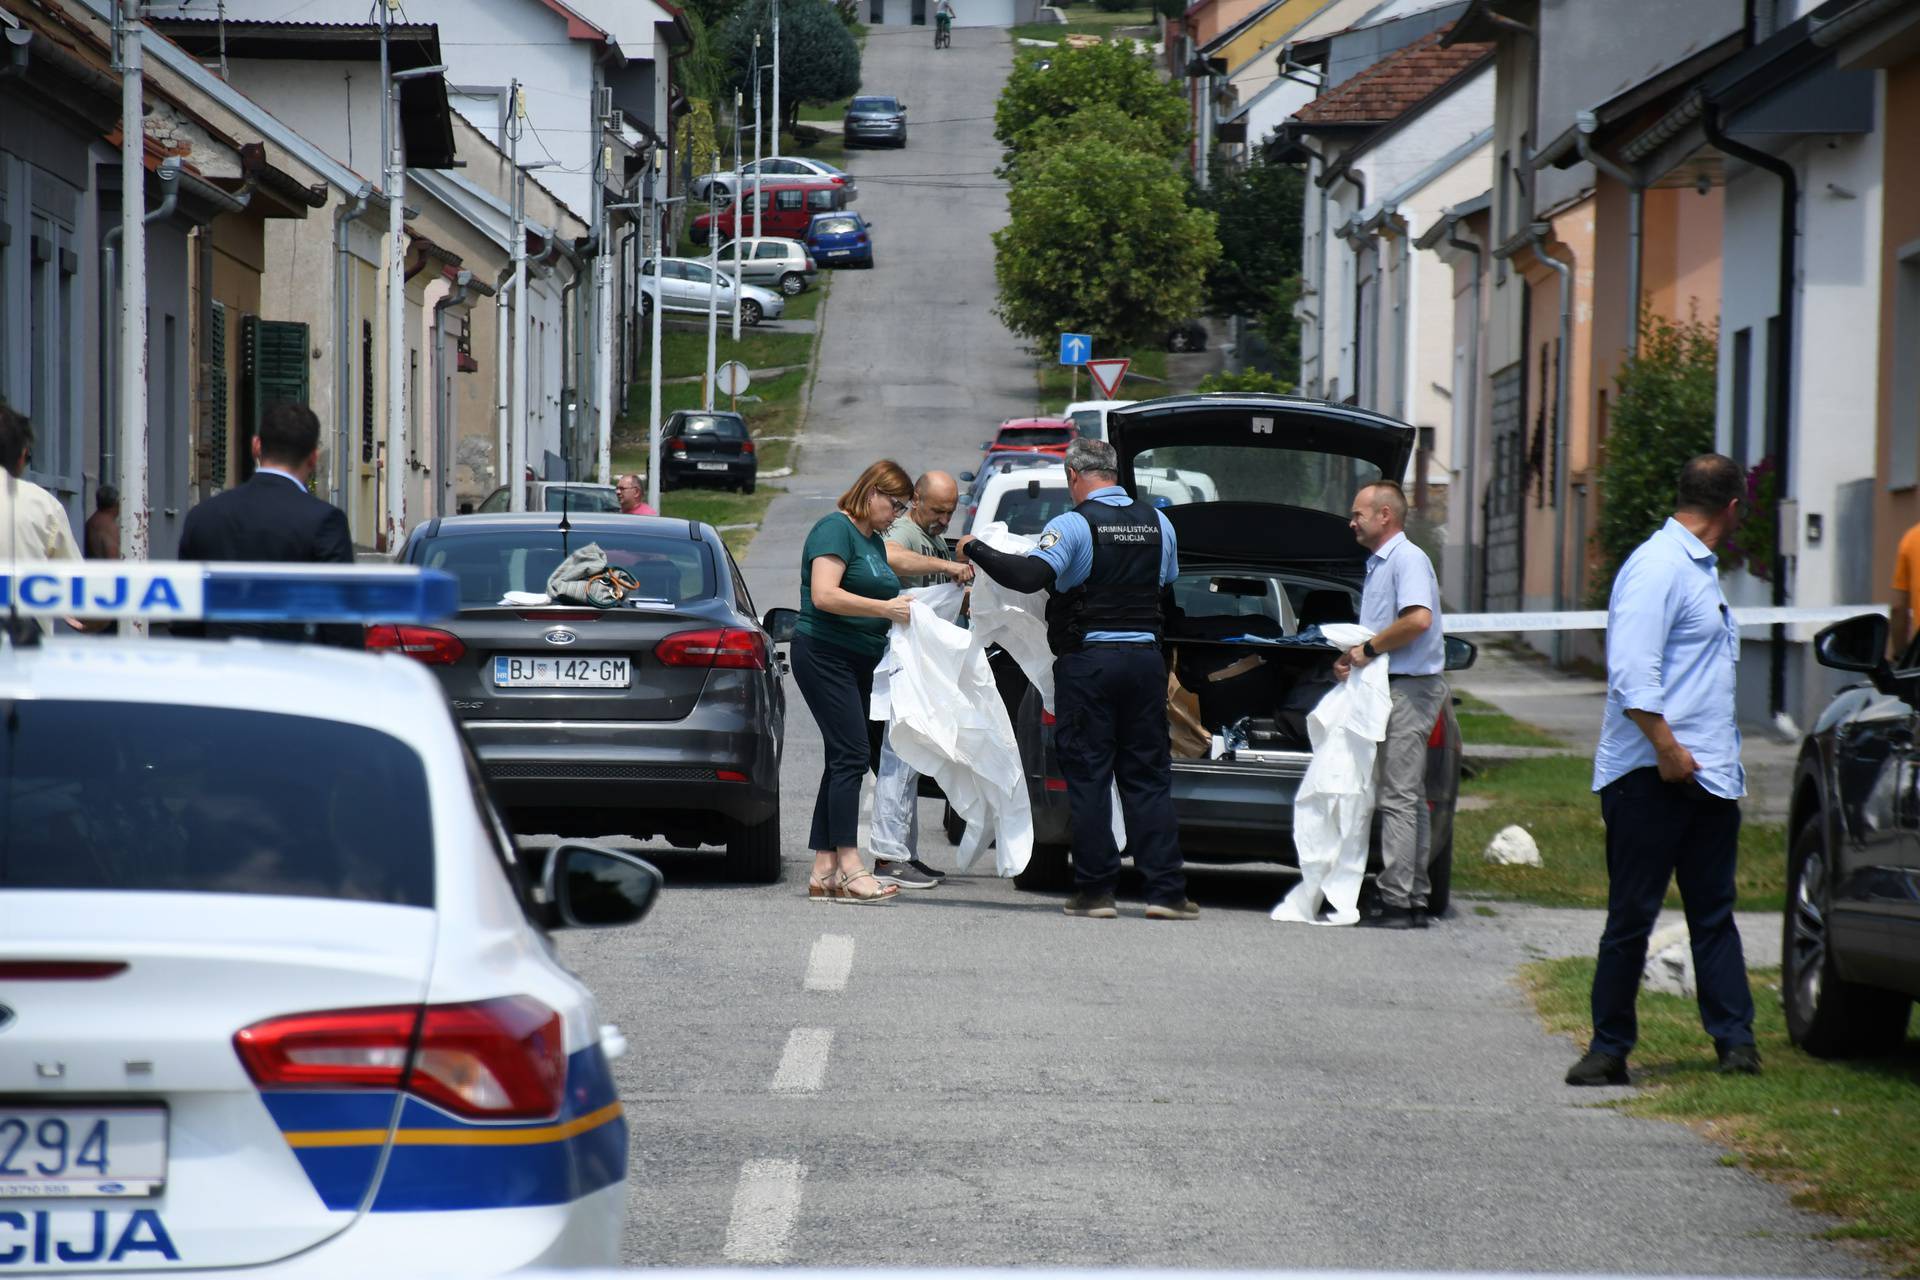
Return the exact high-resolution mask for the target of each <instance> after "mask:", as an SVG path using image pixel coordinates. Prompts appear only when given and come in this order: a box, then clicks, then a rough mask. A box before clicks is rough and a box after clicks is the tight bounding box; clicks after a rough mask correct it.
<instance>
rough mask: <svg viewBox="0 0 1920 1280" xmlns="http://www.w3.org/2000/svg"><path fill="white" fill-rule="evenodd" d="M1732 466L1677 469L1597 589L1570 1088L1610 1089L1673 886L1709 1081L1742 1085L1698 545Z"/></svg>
mask: <svg viewBox="0 0 1920 1280" xmlns="http://www.w3.org/2000/svg"><path fill="white" fill-rule="evenodd" d="M1746 489H1747V482H1746V475H1745V473H1744V472H1743V471H1742V470H1741V468H1740V464H1739V463H1737V462H1735V461H1734V460H1733V459H1731V458H1727V457H1723V456H1721V455H1720V454H1717V453H1705V454H1701V455H1700V456H1699V457H1697V458H1695V459H1693V460H1692V461H1691V462H1689V463H1687V465H1686V466H1685V467H1683V468H1682V469H1681V471H1680V492H1679V501H1678V503H1676V504H1675V505H1676V507H1677V509H1676V510H1675V511H1674V513H1673V516H1672V517H1671V518H1670V519H1668V521H1667V522H1666V523H1665V524H1664V525H1662V526H1661V527H1660V528H1659V529H1658V530H1656V531H1655V532H1654V534H1653V536H1652V537H1650V538H1648V539H1647V540H1646V541H1645V542H1643V543H1641V544H1640V546H1639V547H1638V548H1636V549H1635V550H1634V553H1633V554H1632V555H1631V556H1629V557H1627V562H1626V563H1625V564H1624V565H1622V566H1620V572H1619V573H1618V574H1617V575H1616V576H1615V577H1614V580H1613V595H1612V598H1611V600H1610V601H1609V603H1608V606H1607V708H1606V712H1605V718H1604V719H1603V720H1602V721H1601V725H1600V747H1599V750H1598V751H1596V752H1595V753H1594V758H1593V789H1594V790H1595V791H1597V792H1599V793H1600V816H1601V818H1602V819H1603V820H1604V821H1605V822H1606V824H1607V881H1608V889H1607V924H1606V928H1605V930H1604V931H1603V932H1602V933H1601V935H1600V955H1599V963H1598V964H1597V965H1596V966H1595V968H1594V973H1593V1040H1592V1043H1591V1044H1590V1045H1589V1046H1588V1048H1587V1052H1586V1055H1585V1056H1584V1057H1582V1058H1581V1059H1580V1061H1579V1062H1577V1063H1575V1064H1574V1066H1573V1068H1572V1070H1570V1071H1568V1072H1567V1083H1568V1084H1571V1085H1610V1084H1626V1083H1628V1078H1627V1055H1628V1054H1629V1053H1631V1052H1632V1051H1633V1046H1634V1041H1635V1038H1636V1036H1637V1034H1638V1030H1639V1028H1638V1025H1637V1023H1636V1022H1635V1019H1634V1002H1635V1000H1636V998H1637V997H1638V996H1639V993H1640V974H1641V970H1642V969H1643V968H1644V967H1645V966H1646V961H1647V938H1648V935H1650V934H1651V933H1652V932H1653V924H1654V921H1655V919H1656V918H1658V916H1659V914H1660V906H1661V903H1662V902H1663V901H1665V899H1666V896H1667V885H1668V883H1669V882H1670V881H1673V880H1675V879H1678V881H1679V884H1680V901H1681V903H1682V904H1683V905H1684V907H1685V908H1686V913H1687V930H1688V933H1689V935H1690V939H1691V942H1692V945H1693V968H1694V973H1695V976H1696V980H1697V983H1698V987H1699V1002H1700V1021H1701V1023H1702V1025H1704V1026H1705V1027H1706V1030H1707V1034H1708V1035H1710V1036H1712V1037H1713V1045H1714V1049H1715V1051H1716V1052H1717V1053H1718V1054H1719V1058H1720V1065H1719V1070H1720V1073H1721V1074H1722V1075H1729V1074H1739V1075H1758V1074H1759V1073H1760V1053H1759V1051H1758V1050H1757V1049H1756V1048H1755V1047H1754V1040H1753V992H1752V989H1751V988H1750V987H1749V986H1748V985H1747V965H1746V958H1745V956H1744V954H1743V953H1742V951H1741V946H1740V931H1739V929H1738V928H1737V927H1736V926H1735V924H1734V919H1733V903H1734V895H1735V890H1734V870H1735V865H1736V861H1737V858H1738V853H1739V837H1740V797H1742V796H1743V795H1745V794H1746V792H1747V787H1746V772H1745V770H1744V769H1743V768H1742V767H1741V764H1740V723H1739V721H1738V719H1737V718H1736V717H1735V715H1734V687H1735V675H1734V669H1735V667H1736V666H1737V665H1738V663H1739V661H1740V630H1739V628H1738V626H1736V625H1735V623H1734V620H1733V615H1732V613H1731V612H1730V611H1729V610H1728V608H1727V598H1726V596H1725V595H1723V594H1721V591H1720V575H1719V572H1718V571H1717V569H1716V568H1715V561H1714V551H1715V549H1716V548H1718V547H1719V546H1721V545H1722V544H1723V543H1724V542H1726V540H1727V537H1728V535H1730V534H1731V533H1732V532H1733V531H1734V529H1735V528H1736V527H1737V526H1738V525H1739V523H1740V515H1741V508H1742V506H1743V505H1744V499H1745V497H1746Z"/></svg>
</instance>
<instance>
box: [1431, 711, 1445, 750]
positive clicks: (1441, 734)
mask: <svg viewBox="0 0 1920 1280" xmlns="http://www.w3.org/2000/svg"><path fill="white" fill-rule="evenodd" d="M1446 745H1447V717H1446V715H1445V714H1444V713H1442V714H1441V715H1437V716H1435V717H1434V718H1433V732H1432V733H1430V734H1428V735H1427V750H1429V751H1438V750H1439V749H1440V748H1442V747H1444V746H1446Z"/></svg>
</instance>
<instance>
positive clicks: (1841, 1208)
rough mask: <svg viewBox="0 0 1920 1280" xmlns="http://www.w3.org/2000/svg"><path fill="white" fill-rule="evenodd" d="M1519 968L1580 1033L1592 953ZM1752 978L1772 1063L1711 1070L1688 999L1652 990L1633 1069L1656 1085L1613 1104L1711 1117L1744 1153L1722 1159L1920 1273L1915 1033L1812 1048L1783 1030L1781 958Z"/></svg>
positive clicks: (1919, 1100) (1706, 1123)
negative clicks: (1819, 1050) (1886, 1042)
mask: <svg viewBox="0 0 1920 1280" xmlns="http://www.w3.org/2000/svg"><path fill="white" fill-rule="evenodd" d="M1524 976H1525V981H1526V982H1527V985H1528V987H1529V989H1530V991H1531V993H1532V995H1533V999H1534V1003H1535V1005H1536V1006H1537V1007H1538V1008H1539V1010H1540V1015H1541V1017H1542V1018H1543V1019H1544V1020H1545V1021H1546V1023H1547V1026H1548V1027H1550V1028H1551V1029H1552V1030H1554V1031H1556V1032H1563V1033H1566V1034H1569V1035H1573V1036H1576V1037H1578V1038H1579V1039H1580V1040H1581V1041H1582V1042H1584V1041H1585V1039H1586V1037H1587V1035H1588V1034H1589V1031H1590V1023H1589V1022H1588V1012H1587V993H1588V990H1589V988H1590V987H1591V984H1592V982H1593V961H1592V960H1590V959H1584V958H1583V959H1573V960H1550V961H1544V962H1542V963H1539V964H1533V965H1529V966H1527V968H1526V970H1525V971H1524ZM1752 981H1753V983H1754V1003H1755V1005H1756V1006H1757V1009H1756V1012H1757V1014H1758V1017H1757V1019H1756V1021H1755V1026H1754V1030H1755V1032H1756V1033H1757V1034H1758V1037H1759V1041H1760V1054H1761V1059H1762V1062H1763V1063H1764V1065H1765V1073H1764V1074H1762V1075H1759V1076H1721V1075H1716V1074H1715V1073H1714V1071H1713V1069H1712V1068H1713V1060H1714V1059H1713V1046H1712V1044H1711V1043H1710V1042H1709V1041H1708V1040H1707V1038H1706V1035H1705V1033H1703V1032H1702V1031H1701V1030H1700V1015H1699V1012H1698V1010H1697V1009H1696V1007H1695V1006H1694V1003H1693V1001H1691V1000H1682V999H1679V998H1677V997H1674V996H1663V995H1650V994H1643V995H1642V996H1641V997H1640V1043H1639V1046H1638V1047H1637V1048H1636V1049H1635V1051H1634V1054H1633V1070H1634V1078H1635V1081H1636V1082H1637V1083H1640V1084H1643V1085H1647V1086H1649V1088H1648V1089H1647V1090H1646V1091H1645V1092H1644V1093H1642V1094H1640V1095H1639V1096H1636V1097H1632V1098H1629V1099H1626V1100H1624V1101H1622V1102H1619V1103H1616V1104H1613V1105H1617V1106H1618V1107H1620V1109H1621V1110H1623V1111H1626V1112H1628V1113H1629V1114H1632V1115H1638V1116H1654V1117H1659V1118H1661V1119H1667V1120H1678V1121H1681V1122H1683V1123H1686V1124H1688V1125H1691V1126H1693V1127H1695V1128H1697V1129H1700V1130H1702V1131H1703V1132H1705V1133H1706V1134H1707V1135H1708V1136H1709V1137H1711V1138H1712V1139H1713V1140H1714V1141H1716V1142H1719V1143H1723V1144H1724V1145H1726V1146H1728V1147H1731V1148H1732V1149H1733V1150H1734V1151H1735V1152H1738V1154H1737V1155H1729V1156H1724V1157H1722V1161H1721V1162H1722V1163H1723V1164H1728V1165H1734V1166H1741V1167H1745V1168H1748V1169H1751V1170H1753V1171H1754V1172H1756V1173H1758V1174H1760V1175H1761V1176H1763V1177H1766V1178H1770V1179H1773V1180H1774V1181H1777V1182H1783V1183H1786V1184H1787V1185H1788V1186H1790V1187H1792V1188H1793V1200H1794V1203H1795V1204H1797V1205H1800V1206H1801V1207H1802V1208H1806V1209H1812V1210H1815V1211H1817V1212H1820V1213H1825V1214H1830V1215H1832V1216H1834V1217H1837V1218H1840V1219H1842V1220H1843V1223H1844V1225H1842V1226H1839V1227H1836V1228H1834V1229H1832V1230H1831V1231H1829V1232H1827V1233H1826V1238H1829V1239H1839V1240H1853V1241H1858V1242H1861V1243H1862V1244H1863V1245H1865V1246H1866V1247H1867V1248H1869V1249H1871V1250H1872V1251H1873V1252H1874V1253H1875V1254H1876V1255H1877V1256H1878V1258H1879V1260H1880V1262H1881V1263H1883V1264H1884V1265H1885V1266H1886V1267H1887V1269H1888V1270H1890V1271H1891V1272H1893V1273H1894V1274H1895V1275H1904V1276H1920V1160H1916V1159H1915V1158H1914V1145H1913V1143H1914V1135H1915V1134H1920V1040H1915V1039H1909V1040H1908V1041H1907V1044H1906V1048H1905V1050H1904V1052H1901V1053H1898V1054H1895V1055H1893V1056H1892V1057H1886V1058H1868V1059H1861V1060H1858V1061H1854V1062H1826V1061H1822V1060H1821V1059H1819V1058H1814V1057H1810V1056H1808V1055H1807V1054H1804V1053H1802V1052H1800V1051H1799V1050H1798V1049H1795V1048H1794V1047H1793V1046H1792V1045H1791V1044H1790V1043H1788V1040H1787V1033H1786V1026H1785V1022H1784V1020H1783V1015H1782V1013H1781V1009H1780V997H1779V994H1778V992H1779V982H1780V974H1779V971H1778V970H1756V971H1755V972H1754V973H1753V975H1752ZM1568 1061H1569V1062H1571V1061H1572V1055H1571V1053H1569V1056H1568ZM1901 1135H1905V1136H1904V1137H1903V1136H1901Z"/></svg>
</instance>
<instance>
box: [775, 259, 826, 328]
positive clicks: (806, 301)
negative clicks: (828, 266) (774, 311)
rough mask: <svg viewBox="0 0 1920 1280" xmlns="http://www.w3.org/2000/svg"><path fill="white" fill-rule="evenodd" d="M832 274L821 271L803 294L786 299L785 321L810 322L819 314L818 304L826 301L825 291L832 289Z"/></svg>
mask: <svg viewBox="0 0 1920 1280" xmlns="http://www.w3.org/2000/svg"><path fill="white" fill-rule="evenodd" d="M832 279H833V273H832V272H831V271H822V272H821V273H820V274H819V275H817V276H815V277H814V278H813V284H812V285H811V286H810V287H809V288H808V289H807V291H806V292H805V293H803V294H800V295H799V296H797V297H792V298H788V299H787V314H786V315H785V316H784V317H783V319H785V320H812V319H814V318H816V317H817V316H818V315H819V314H820V304H821V303H823V302H825V301H826V299H827V290H828V289H829V288H831V287H832V285H831V283H830V282H831V281H832Z"/></svg>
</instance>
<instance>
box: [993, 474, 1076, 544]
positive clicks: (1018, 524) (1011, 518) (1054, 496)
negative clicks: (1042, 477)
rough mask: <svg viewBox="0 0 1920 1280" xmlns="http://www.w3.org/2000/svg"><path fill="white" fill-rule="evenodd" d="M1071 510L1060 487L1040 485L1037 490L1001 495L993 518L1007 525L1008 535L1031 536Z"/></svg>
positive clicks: (1018, 489) (1070, 499) (1022, 489)
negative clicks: (1022, 534) (1021, 534)
mask: <svg viewBox="0 0 1920 1280" xmlns="http://www.w3.org/2000/svg"><path fill="white" fill-rule="evenodd" d="M1071 510H1073V497H1072V495H1071V494H1069V493H1068V492H1067V491H1066V489H1065V488H1064V487H1060V488H1050V487H1048V486H1046V485H1041V486H1040V487H1039V489H1038V490H1033V489H1029V488H1026V487H1016V488H1013V489H1009V490H1007V492H1006V493H1005V494H1004V495H1002V496H1001V499H1000V505H999V506H998V507H996V508H995V509H994V512H993V518H994V519H995V520H1004V521H1006V523H1007V532H1008V533H1024V534H1026V535H1028V536H1029V537H1031V536H1032V535H1034V534H1036V533H1039V532H1040V531H1041V530H1042V529H1044V528H1046V527H1047V521H1049V520H1051V519H1053V518H1054V517H1055V516H1060V515H1065V514H1066V513H1067V512H1069V511H1071Z"/></svg>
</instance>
